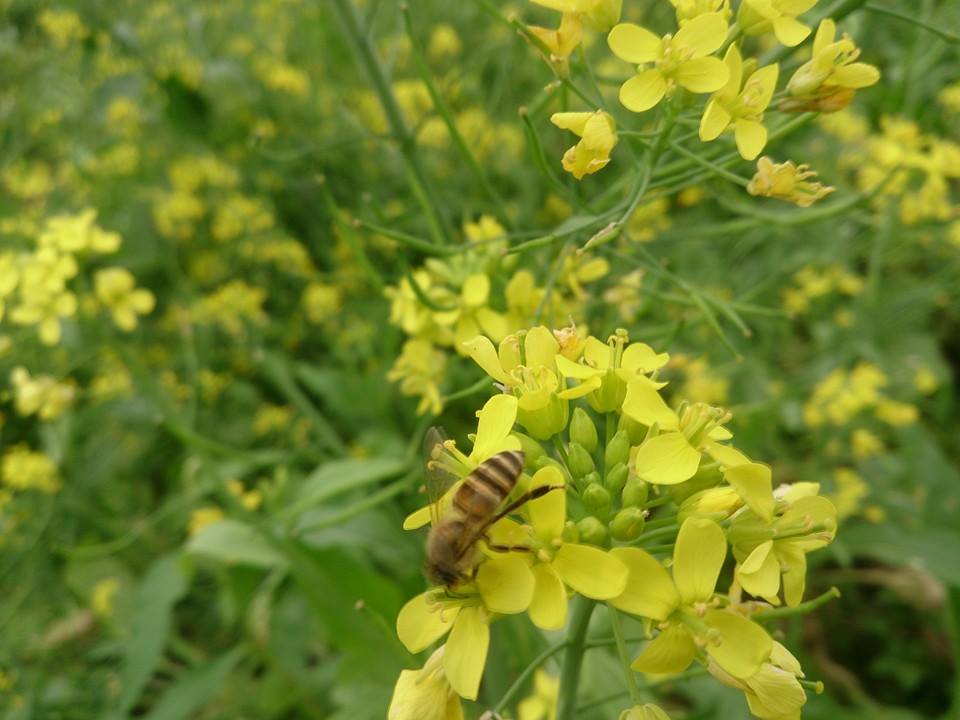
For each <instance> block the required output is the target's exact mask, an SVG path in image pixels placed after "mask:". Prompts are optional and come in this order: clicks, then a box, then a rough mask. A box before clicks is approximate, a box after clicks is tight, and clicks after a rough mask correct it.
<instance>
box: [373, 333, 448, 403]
mask: <svg viewBox="0 0 960 720" xmlns="http://www.w3.org/2000/svg"><path fill="white" fill-rule="evenodd" d="M446 366H447V356H446V355H445V354H444V353H442V352H440V351H439V350H437V349H436V348H435V347H434V346H433V344H432V343H430V342H429V341H427V340H420V339H417V338H414V339H412V340H407V341H406V342H405V343H404V344H403V349H402V350H401V351H400V357H398V358H397V360H396V362H394V363H393V367H391V368H390V370H389V372H388V373H387V380H389V381H390V382H399V383H400V392H401V393H403V394H404V395H419V396H420V402H419V403H418V404H417V415H423V414H424V413H428V412H429V413H432V414H434V415H439V414H440V412H441V411H442V410H443V398H442V397H441V395H440V383H441V382H443V378H444V376H445V374H446Z"/></svg>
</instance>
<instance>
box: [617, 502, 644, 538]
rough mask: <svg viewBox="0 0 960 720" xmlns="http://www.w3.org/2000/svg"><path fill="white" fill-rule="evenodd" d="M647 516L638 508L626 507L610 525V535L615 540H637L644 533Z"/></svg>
mask: <svg viewBox="0 0 960 720" xmlns="http://www.w3.org/2000/svg"><path fill="white" fill-rule="evenodd" d="M645 523H646V514H645V513H644V511H643V510H641V509H640V508H638V507H625V508H623V509H622V510H621V511H620V512H618V513H617V514H616V516H614V518H613V522H611V523H610V533H611V534H612V535H613V537H614V539H615V540H620V541H628V540H636V539H637V538H638V537H640V533H642V532H643V526H644V524H645Z"/></svg>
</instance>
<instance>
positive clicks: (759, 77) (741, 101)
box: [700, 45, 779, 160]
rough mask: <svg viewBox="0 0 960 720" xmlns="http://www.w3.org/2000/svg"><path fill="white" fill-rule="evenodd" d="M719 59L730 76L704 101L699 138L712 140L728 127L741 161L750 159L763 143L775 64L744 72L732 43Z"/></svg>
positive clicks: (776, 70)
mask: <svg viewBox="0 0 960 720" xmlns="http://www.w3.org/2000/svg"><path fill="white" fill-rule="evenodd" d="M723 61H724V62H725V63H726V65H727V68H728V69H729V71H730V78H729V79H728V80H727V84H726V85H725V86H724V87H722V88H721V89H720V90H718V91H717V92H715V93H714V94H713V95H712V96H711V97H710V100H709V101H708V102H707V106H706V108H705V109H704V111H703V118H702V119H701V120H700V139H701V140H703V141H704V142H709V141H711V140H716V139H717V138H718V137H720V135H721V133H723V132H724V131H725V130H727V128H730V127H732V128H733V129H734V137H735V139H736V142H737V150H739V152H740V156H741V157H742V158H743V159H744V160H753V159H755V158H756V157H757V155H759V154H760V152H761V151H762V150H763V148H764V146H765V145H766V144H767V128H766V127H764V125H763V111H764V110H766V109H767V106H768V105H769V104H770V99H771V98H772V97H773V92H774V90H776V87H777V75H778V73H779V66H778V65H776V64H774V65H767V66H766V67H762V68H760V69H759V70H755V71H753V72H751V73H749V75H748V74H747V72H746V70H745V68H744V62H743V59H742V57H741V56H740V51H739V50H738V49H737V46H736V45H731V46H730V47H729V48H728V49H727V54H726V55H725V56H724V58H723ZM745 75H746V79H744V76H745Z"/></svg>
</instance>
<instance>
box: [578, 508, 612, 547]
mask: <svg viewBox="0 0 960 720" xmlns="http://www.w3.org/2000/svg"><path fill="white" fill-rule="evenodd" d="M577 532H579V533H580V542H585V543H588V544H589V545H603V544H604V543H605V542H606V541H607V526H606V525H604V524H603V523H602V522H600V521H599V520H597V519H596V518H595V517H593V516H592V515H588V516H587V517H585V518H584V519H583V520H581V521H580V522H578V523H577Z"/></svg>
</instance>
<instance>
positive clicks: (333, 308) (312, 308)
mask: <svg viewBox="0 0 960 720" xmlns="http://www.w3.org/2000/svg"><path fill="white" fill-rule="evenodd" d="M300 302H301V304H302V305H303V310H304V313H305V314H306V316H307V320H309V321H310V322H312V323H314V324H316V325H323V324H326V323H329V322H330V321H331V319H333V318H335V317H336V316H337V314H338V313H339V312H340V308H341V306H342V304H343V302H342V297H341V292H340V288H339V287H337V286H336V285H328V284H325V283H320V282H312V283H310V284H309V285H307V287H306V288H305V289H304V291H303V298H302V300H301V301H300Z"/></svg>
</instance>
